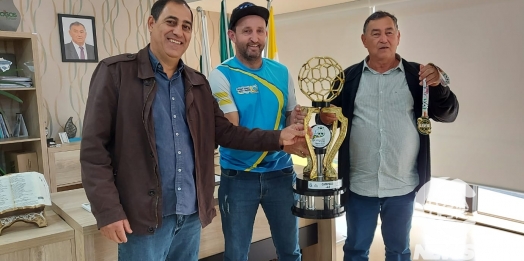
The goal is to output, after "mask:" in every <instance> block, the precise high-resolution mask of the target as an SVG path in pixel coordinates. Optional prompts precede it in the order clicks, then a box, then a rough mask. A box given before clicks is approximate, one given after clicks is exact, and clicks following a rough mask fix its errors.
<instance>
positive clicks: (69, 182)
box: [47, 142, 82, 192]
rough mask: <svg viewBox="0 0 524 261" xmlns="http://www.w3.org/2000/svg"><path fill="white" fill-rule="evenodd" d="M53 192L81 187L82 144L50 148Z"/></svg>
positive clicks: (66, 144) (50, 171) (51, 186)
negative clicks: (74, 186) (76, 186)
mask: <svg viewBox="0 0 524 261" xmlns="http://www.w3.org/2000/svg"><path fill="white" fill-rule="evenodd" d="M47 152H48V157H49V173H50V176H51V178H50V179H51V182H50V185H49V187H50V188H51V192H57V191H59V190H60V189H61V188H65V187H70V186H73V185H81V184H82V177H81V172H80V142H74V143H65V144H62V145H61V146H60V147H52V148H48V150H47Z"/></svg>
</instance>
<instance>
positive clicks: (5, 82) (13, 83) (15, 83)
mask: <svg viewBox="0 0 524 261" xmlns="http://www.w3.org/2000/svg"><path fill="white" fill-rule="evenodd" d="M31 87H33V81H32V80H31V78H29V77H19V76H0V89H1V88H31Z"/></svg>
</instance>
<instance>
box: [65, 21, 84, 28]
mask: <svg viewBox="0 0 524 261" xmlns="http://www.w3.org/2000/svg"><path fill="white" fill-rule="evenodd" d="M74 25H81V26H82V27H84V30H85V29H86V27H85V26H84V25H83V24H82V23H80V22H78V21H76V22H72V23H71V24H70V25H69V30H71V27H73V26H74Z"/></svg>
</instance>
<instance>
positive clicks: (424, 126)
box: [417, 79, 431, 135]
mask: <svg viewBox="0 0 524 261" xmlns="http://www.w3.org/2000/svg"><path fill="white" fill-rule="evenodd" d="M428 107H429V87H428V85H427V84H426V79H424V80H422V116H421V117H420V118H418V119H417V129H418V132H420V134H422V135H429V134H430V133H431V121H430V120H429V116H428V115H429V113H428Z"/></svg>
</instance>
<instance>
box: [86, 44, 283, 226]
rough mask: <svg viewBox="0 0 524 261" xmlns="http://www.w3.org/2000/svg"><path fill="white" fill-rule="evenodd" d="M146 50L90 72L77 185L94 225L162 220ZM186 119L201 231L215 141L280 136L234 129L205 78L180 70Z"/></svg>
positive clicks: (267, 145) (263, 147)
mask: <svg viewBox="0 0 524 261" xmlns="http://www.w3.org/2000/svg"><path fill="white" fill-rule="evenodd" d="M148 48H149V46H148V47H146V48H144V49H142V50H140V51H139V52H138V53H137V54H122V55H117V56H114V57H110V58H107V59H104V60H103V61H101V62H100V63H99V64H98V66H97V68H96V70H95V71H94V72H93V76H92V79H91V84H90V87H89V96H88V98H87V105H86V110H85V116H84V126H83V133H82V145H81V150H80V163H81V167H82V184H83V186H84V188H85V191H86V194H87V198H88V199H89V202H90V203H91V209H92V212H93V214H94V216H95V218H96V220H97V224H98V227H99V228H101V227H103V226H106V225H108V224H111V223H113V222H116V221H119V220H123V219H126V218H127V219H128V220H129V222H130V225H131V229H132V230H133V233H138V234H151V233H154V232H155V229H156V228H157V227H159V226H161V223H162V190H161V184H160V177H159V170H158V157H157V151H156V145H155V132H154V124H153V117H152V110H151V105H152V103H153V99H154V97H155V93H156V90H157V88H156V84H155V75H154V72H153V69H152V68H151V63H150V61H149V54H148ZM183 75H184V84H185V90H186V93H185V99H186V115H187V122H188V125H189V131H190V133H191V137H192V139H193V145H194V149H195V174H194V177H195V184H196V191H197V202H198V212H199V217H200V221H201V223H202V226H203V227H205V226H207V225H208V224H209V223H211V220H212V219H213V217H215V216H216V211H215V208H214V204H213V191H214V186H215V180H214V175H215V173H214V162H213V157H214V155H213V154H214V149H215V146H216V145H215V144H218V145H221V146H224V147H230V148H234V149H239V150H254V151H275V150H280V145H279V137H280V131H261V130H248V129H245V128H242V127H236V126H234V125H233V124H231V123H230V122H229V120H228V119H227V118H225V117H224V114H223V112H222V111H221V110H220V108H219V107H218V104H217V102H216V101H215V99H214V97H213V95H212V94H211V88H210V87H209V83H208V81H207V80H206V78H205V77H204V76H203V75H202V74H200V73H199V72H197V71H195V70H193V69H191V68H189V67H188V66H185V69H184V71H183Z"/></svg>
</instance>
